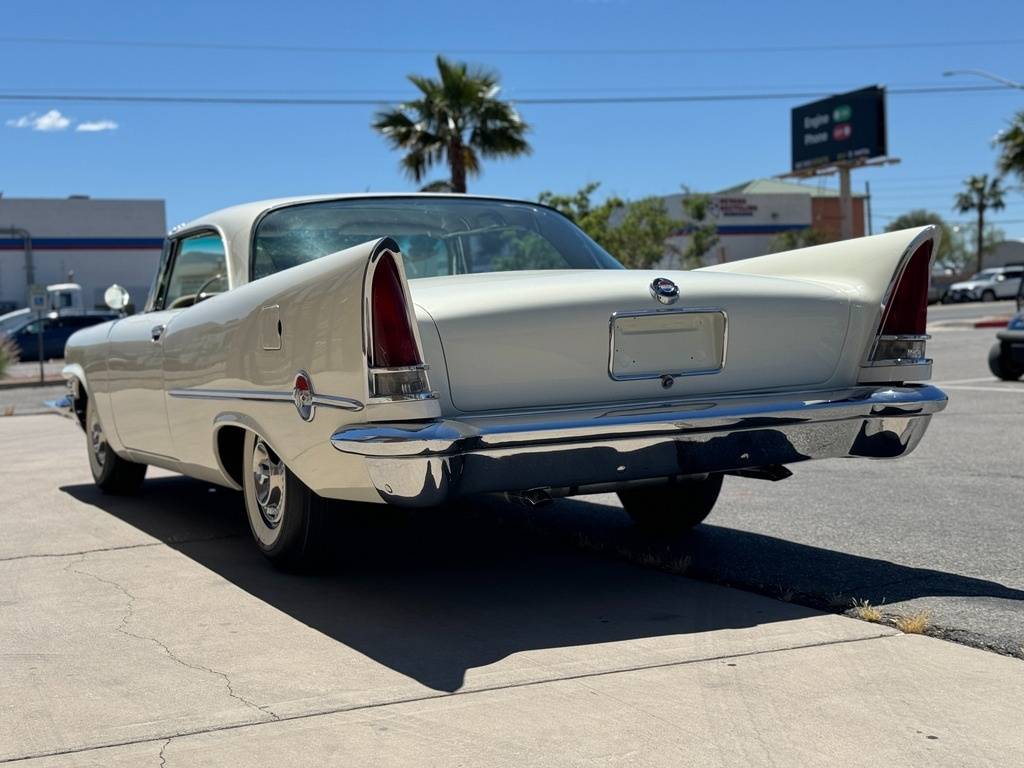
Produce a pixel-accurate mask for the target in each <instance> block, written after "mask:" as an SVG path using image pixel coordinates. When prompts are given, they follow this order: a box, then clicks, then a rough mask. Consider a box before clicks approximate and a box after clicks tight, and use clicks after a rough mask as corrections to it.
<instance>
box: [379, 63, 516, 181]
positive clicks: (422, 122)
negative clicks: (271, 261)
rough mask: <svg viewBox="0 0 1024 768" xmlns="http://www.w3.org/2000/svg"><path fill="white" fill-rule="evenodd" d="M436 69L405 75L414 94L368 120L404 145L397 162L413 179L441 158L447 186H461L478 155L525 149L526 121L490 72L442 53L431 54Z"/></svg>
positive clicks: (475, 165)
mask: <svg viewBox="0 0 1024 768" xmlns="http://www.w3.org/2000/svg"><path fill="white" fill-rule="evenodd" d="M437 71H438V74H439V77H437V78H433V77H423V76H421V75H409V81H410V82H411V83H412V84H413V85H415V86H416V87H417V88H418V89H419V91H420V94H421V95H420V98H418V99H416V100H414V101H410V102H407V103H405V104H400V105H399V106H398V107H395V108H394V109H387V110H383V111H380V112H378V113H377V114H376V115H375V117H374V120H373V123H372V125H373V128H374V129H375V130H377V131H379V132H380V133H381V134H383V135H384V137H385V139H387V141H388V142H389V143H390V144H391V146H392V147H393V148H394V149H400V150H404V151H405V153H406V154H405V157H403V158H402V162H401V166H402V168H404V169H405V171H406V173H408V174H409V175H410V176H411V177H412V178H413V179H414V180H415V181H416V182H417V183H419V182H421V181H423V178H424V176H426V175H427V173H428V172H429V171H430V169H431V168H432V167H433V166H434V165H437V164H439V163H440V162H441V161H442V160H443V161H444V162H446V163H447V164H448V168H449V169H450V171H451V191H453V192H465V191H466V176H467V175H472V176H479V175H480V159H481V158H487V159H492V158H499V157H517V156H519V155H527V154H529V153H530V151H531V150H530V145H529V144H528V143H527V141H526V139H525V138H524V137H525V135H526V132H527V131H528V130H529V126H528V125H527V124H526V123H524V122H523V121H522V119H520V117H519V113H518V112H516V110H515V108H514V107H513V106H512V105H511V104H509V103H508V102H507V101H502V100H501V99H499V98H497V95H498V90H499V86H498V76H497V75H496V74H494V73H492V72H488V71H486V70H483V69H470V68H469V67H468V66H467V65H466V64H463V63H460V62H453V61H448V59H446V58H444V57H443V56H438V57H437ZM442 183H443V182H442ZM437 184H438V182H434V185H437ZM434 185H428V186H434ZM435 188H436V187H435Z"/></svg>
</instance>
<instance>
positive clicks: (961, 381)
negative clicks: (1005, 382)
mask: <svg viewBox="0 0 1024 768" xmlns="http://www.w3.org/2000/svg"><path fill="white" fill-rule="evenodd" d="M982 381H985V382H990V383H992V384H998V381H996V379H994V378H993V377H991V376H982V377H981V378H978V379H950V380H949V381H936V382H934V384H935V386H937V387H948V386H951V385H953V384H977V383H978V382H982Z"/></svg>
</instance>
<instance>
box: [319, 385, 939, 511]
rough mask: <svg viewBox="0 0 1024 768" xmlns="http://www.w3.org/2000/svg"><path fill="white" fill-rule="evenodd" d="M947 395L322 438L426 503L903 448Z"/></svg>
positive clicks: (779, 398)
mask: <svg viewBox="0 0 1024 768" xmlns="http://www.w3.org/2000/svg"><path fill="white" fill-rule="evenodd" d="M945 407H946V395H945V393H943V392H942V391H941V390H940V389H938V388H936V387H933V386H930V385H924V384H917V385H914V384H908V385H903V386H895V387H859V388H856V389H851V390H846V391H843V392H829V393H805V394H788V395H777V394H776V395H763V396H758V397H742V398H740V397H736V398H728V397H723V398H718V399H716V400H714V401H712V400H701V401H686V402H674V403H661V404H656V405H649V404H637V405H635V406H629V405H624V406H621V407H619V408H615V409H612V410H609V409H607V408H606V409H603V410H596V409H570V410H549V411H544V412H534V413H516V414H506V415H496V416H494V415H492V416H473V417H464V418H460V419H458V420H455V419H438V420H434V421H427V422H413V423H375V424H355V425H352V426H348V427H343V428H341V429H339V430H338V431H337V432H335V433H334V434H333V435H332V436H331V444H332V445H333V446H334V447H335V448H336V449H338V450H339V451H341V452H343V453H346V454H354V455H357V456H361V457H363V459H364V460H365V462H366V466H367V470H368V472H369V474H370V478H371V480H372V482H373V484H374V486H375V487H376V489H377V491H378V492H379V493H380V495H381V497H382V498H383V499H384V500H385V501H386V502H388V503H391V504H396V505H400V506H433V505H435V504H440V503H442V502H444V501H446V500H448V499H451V498H453V497H457V496H465V495H470V494H475V493H487V492H495V491H526V490H532V489H559V490H561V491H562V492H563V494H564V493H578V492H584V491H586V490H587V489H588V488H594V487H599V486H603V487H608V486H613V485H615V484H619V483H621V484H627V483H630V482H634V481H642V480H649V479H655V478H667V477H678V476H685V475H694V474H704V473H707V472H728V471H736V470H743V469H753V468H756V467H765V466H772V465H785V464H792V463H795V462H798V461H806V460H808V459H824V458H836V457H847V456H854V457H864V458H877V459H891V458H897V457H899V456H904V455H906V454H908V453H910V452H911V451H912V450H914V448H915V447H916V446H917V443H918V442H919V441H920V440H921V437H922V435H924V432H925V430H926V429H927V427H928V422H929V421H930V419H931V415H932V414H933V413H937V412H939V411H941V410H942V409H943V408H945Z"/></svg>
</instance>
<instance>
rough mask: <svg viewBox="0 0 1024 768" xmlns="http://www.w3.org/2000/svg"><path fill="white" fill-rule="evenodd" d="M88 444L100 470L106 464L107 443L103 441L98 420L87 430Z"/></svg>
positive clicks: (101, 429) (101, 428)
mask: <svg viewBox="0 0 1024 768" xmlns="http://www.w3.org/2000/svg"><path fill="white" fill-rule="evenodd" d="M89 444H90V446H91V447H92V455H93V456H94V457H95V459H96V463H97V464H98V465H99V466H100V469H102V468H103V465H104V464H106V463H107V441H106V440H104V439H103V427H101V426H100V422H99V419H96V420H94V421H93V423H92V427H91V428H90V429H89Z"/></svg>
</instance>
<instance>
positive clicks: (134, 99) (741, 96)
mask: <svg viewBox="0 0 1024 768" xmlns="http://www.w3.org/2000/svg"><path fill="white" fill-rule="evenodd" d="M986 91H1009V92H1011V93H1015V92H1016V91H1015V89H1013V88H1009V87H1007V86H1004V85H944V86H929V87H923V88H892V89H889V90H888V94H889V95H892V96H904V95H912V94H914V95H921V94H935V93H973V92H986ZM827 95H829V94H828V93H824V92H809V91H808V92H802V93H800V92H790V93H719V94H686V95H678V96H667V95H656V96H579V97H552V98H544V97H540V98H537V97H534V98H525V99H509V101H511V102H513V103H515V104H530V105H538V106H540V105H570V104H577V105H585V104H682V103H691V102H729V101H780V100H790V99H813V98H820V97H823V96H827ZM0 101H7V102H38V101H51V102H52V101H73V102H94V103H118V104H208V105H212V104H228V105H234V106H289V107H351V106H381V105H384V104H392V103H394V102H395V101H397V100H396V99H388V98H384V97H380V98H351V99H348V98H286V97H272V96H266V97H261V96H198V95H189V96H171V95H156V94H125V95H117V94H97V93H88V94H87V93H67V92H62V93H11V92H7V93H0Z"/></svg>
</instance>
